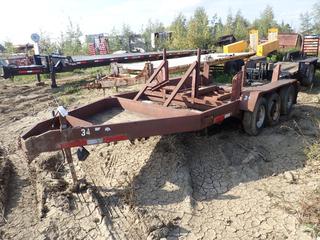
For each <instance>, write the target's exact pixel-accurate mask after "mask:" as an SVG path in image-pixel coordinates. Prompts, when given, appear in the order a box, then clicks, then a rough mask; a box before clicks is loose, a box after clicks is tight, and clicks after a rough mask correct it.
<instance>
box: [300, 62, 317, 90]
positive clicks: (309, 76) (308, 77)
mask: <svg viewBox="0 0 320 240" xmlns="http://www.w3.org/2000/svg"><path fill="white" fill-rule="evenodd" d="M314 79H315V66H314V64H309V65H307V69H306V73H305V74H304V76H303V77H302V79H301V80H300V82H301V85H302V86H305V87H309V86H311V85H312V84H313V82H314Z"/></svg>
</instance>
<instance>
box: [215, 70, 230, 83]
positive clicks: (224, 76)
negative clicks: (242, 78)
mask: <svg viewBox="0 0 320 240" xmlns="http://www.w3.org/2000/svg"><path fill="white" fill-rule="evenodd" d="M232 78H233V75H232V74H230V73H224V72H216V73H214V74H213V82H216V83H231V82H232Z"/></svg>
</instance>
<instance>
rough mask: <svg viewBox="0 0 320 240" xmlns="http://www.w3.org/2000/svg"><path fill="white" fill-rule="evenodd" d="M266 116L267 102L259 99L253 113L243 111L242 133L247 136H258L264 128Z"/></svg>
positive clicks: (261, 98) (262, 98)
mask: <svg viewBox="0 0 320 240" xmlns="http://www.w3.org/2000/svg"><path fill="white" fill-rule="evenodd" d="M266 116H267V101H266V99H265V98H264V97H260V98H259V99H258V101H257V102H256V106H255V107H254V110H253V112H249V111H245V112H244V114H243V119H242V125H243V128H244V131H245V132H246V133H248V134H249V135H252V136H256V135H258V134H259V133H260V132H261V130H262V128H263V127H264V124H265V121H266Z"/></svg>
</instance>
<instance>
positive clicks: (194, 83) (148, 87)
mask: <svg viewBox="0 0 320 240" xmlns="http://www.w3.org/2000/svg"><path fill="white" fill-rule="evenodd" d="M200 55H201V54H200V50H198V58H197V61H195V62H194V63H193V64H192V65H191V66H190V67H189V69H188V70H187V71H186V73H185V74H184V75H183V76H182V77H178V78H173V79H169V72H168V69H169V66H168V61H167V58H166V53H165V52H164V54H163V61H162V62H161V64H160V66H159V68H158V69H157V70H156V71H155V72H154V73H153V74H152V76H151V77H150V78H149V80H148V81H147V83H146V84H145V85H144V86H143V87H142V89H141V90H140V91H139V92H131V93H126V94H120V95H117V96H114V97H107V98H104V99H102V100H100V101H97V102H94V103H91V104H88V105H86V106H83V107H80V108H78V109H76V110H73V111H70V112H68V111H67V110H65V109H64V108H63V107H59V108H58V111H57V113H56V114H57V116H56V117H54V118H52V119H50V120H47V121H44V122H41V123H38V124H37V125H36V126H35V127H33V128H32V129H30V130H29V131H28V132H26V133H25V134H23V135H22V136H21V143H22V147H23V149H24V150H25V152H26V153H27V156H28V158H29V161H31V160H32V159H33V158H35V157H36V156H37V155H39V154H40V153H42V152H50V151H57V150H62V151H64V152H65V156H66V158H67V161H68V163H69V165H70V169H71V173H72V176H73V180H74V182H75V183H76V182H77V177H76V173H75V171H74V168H73V164H72V155H71V151H70V148H72V147H80V148H81V149H82V150H83V146H85V145H91V144H101V143H110V142H117V141H122V140H134V139H137V138H143V137H150V136H155V135H167V134H173V133H179V132H191V131H197V130H200V129H204V128H206V127H208V126H211V125H213V124H218V123H221V122H222V121H223V120H224V119H225V118H228V117H231V116H235V117H239V118H242V116H245V117H244V119H246V121H247V122H246V124H245V126H247V127H245V130H246V131H247V132H248V133H251V134H256V132H254V131H252V128H253V130H254V129H256V130H257V131H258V130H260V129H261V128H262V127H263V125H264V122H265V121H266V120H267V117H268V116H269V115H270V114H271V115H272V114H275V113H278V115H280V108H278V109H277V108H272V109H271V110H270V112H268V109H269V107H270V106H269V105H268V106H267V105H266V103H264V101H266V99H267V97H268V96H269V95H274V94H277V93H279V94H282V93H281V92H285V94H286V96H287V95H288V94H289V96H291V98H290V99H291V102H292V103H294V102H295V99H296V94H297V89H298V83H297V81H296V80H293V79H289V80H281V81H278V76H275V77H274V78H273V80H272V82H269V83H267V84H264V85H257V86H255V87H245V72H246V71H245V69H243V71H241V72H239V73H238V74H237V75H236V76H235V77H234V78H233V81H232V86H231V87H220V86H218V85H214V84H210V83H209V67H208V66H206V64H205V66H204V70H203V73H201V72H200V65H201V64H200ZM290 87H293V88H294V92H293V95H290V92H289V93H288V90H287V89H289V88H290ZM282 95H283V94H282ZM292 97H293V98H292ZM281 99H284V100H283V101H284V102H287V99H285V98H284V97H283V96H282V97H281ZM276 100H277V99H276ZM276 100H274V102H275V103H279V102H277V101H276ZM288 102H289V101H288ZM283 106H287V105H286V104H283ZM262 110H264V113H265V114H264V115H263V114H261V113H262V112H263V111H262ZM277 111H278V112H277ZM268 114H269V115H268ZM271 115H270V116H271ZM272 116H273V115H272ZM274 116H275V115H274ZM250 117H251V118H250ZM248 119H252V120H251V122H250V120H248ZM248 121H249V122H248ZM258 122H259V124H258ZM261 123H262V124H261ZM248 124H249V125H250V124H251V125H250V126H249V125H248Z"/></svg>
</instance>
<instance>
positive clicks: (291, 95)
mask: <svg viewBox="0 0 320 240" xmlns="http://www.w3.org/2000/svg"><path fill="white" fill-rule="evenodd" d="M295 97H296V92H295V89H294V87H293V86H292V85H290V86H288V87H284V88H282V89H281V90H280V99H281V114H283V115H289V114H290V112H291V110H292V106H293V103H294V99H295Z"/></svg>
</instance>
